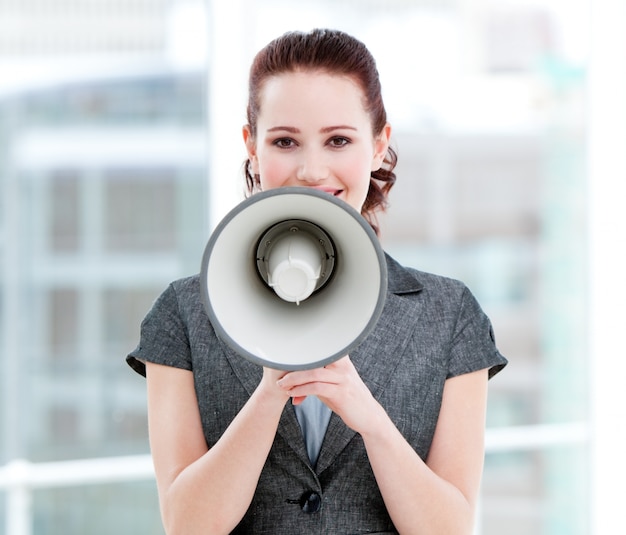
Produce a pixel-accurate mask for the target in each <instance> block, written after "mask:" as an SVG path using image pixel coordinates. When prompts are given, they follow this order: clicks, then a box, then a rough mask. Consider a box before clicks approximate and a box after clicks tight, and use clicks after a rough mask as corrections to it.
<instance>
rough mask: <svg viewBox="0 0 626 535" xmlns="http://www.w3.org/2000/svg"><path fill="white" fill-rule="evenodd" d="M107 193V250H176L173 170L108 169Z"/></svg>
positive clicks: (136, 251)
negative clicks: (112, 170) (114, 170)
mask: <svg viewBox="0 0 626 535" xmlns="http://www.w3.org/2000/svg"><path fill="white" fill-rule="evenodd" d="M105 192H106V195H105V200H104V202H105V218H106V224H105V248H106V249H107V250H108V251H110V252H112V253H115V252H134V253H139V252H149V251H173V250H175V248H176V230H177V229H176V221H177V212H176V209H177V203H176V183H175V178H174V177H173V176H172V173H171V172H167V171H154V172H151V171H136V172H130V171H126V172H124V171H116V172H109V173H108V178H107V180H106V186H105Z"/></svg>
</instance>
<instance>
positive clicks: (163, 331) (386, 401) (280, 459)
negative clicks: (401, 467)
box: [127, 257, 507, 535]
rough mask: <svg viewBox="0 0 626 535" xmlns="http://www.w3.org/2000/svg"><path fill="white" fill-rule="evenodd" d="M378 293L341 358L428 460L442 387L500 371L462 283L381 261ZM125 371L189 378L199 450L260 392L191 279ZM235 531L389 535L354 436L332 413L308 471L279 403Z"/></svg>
mask: <svg viewBox="0 0 626 535" xmlns="http://www.w3.org/2000/svg"><path fill="white" fill-rule="evenodd" d="M387 264H388V279H389V280H388V295H387V299H386V302H385V307H384V310H383V313H382V315H381V317H380V319H379V321H378V323H377V325H376V327H375V329H374V331H373V332H372V333H371V334H370V335H369V336H368V337H367V339H366V340H365V341H364V342H363V343H362V344H361V345H360V346H359V347H358V348H357V349H356V350H355V351H353V352H352V354H351V355H350V357H351V360H352V362H353V363H354V365H355V367H356V369H357V370H358V372H359V374H360V375H361V377H362V379H363V381H364V382H365V384H366V385H367V386H368V387H369V389H370V390H371V391H372V393H373V395H374V396H375V397H376V399H377V400H378V401H379V402H380V403H381V404H382V405H383V407H385V409H386V411H387V413H388V414H389V416H390V417H391V419H392V420H393V421H394V422H395V424H396V426H397V427H398V429H399V430H400V431H401V433H402V434H403V435H404V437H405V438H406V440H407V441H408V442H409V443H410V444H411V445H412V446H413V448H414V449H415V450H416V451H417V453H418V454H419V455H420V456H421V457H422V458H423V459H426V456H427V455H428V450H429V448H430V445H431V441H432V438H433V434H434V431H435V426H436V424H437V418H438V415H439V409H440V405H441V397H442V391H443V385H444V382H445V380H446V379H447V378H449V377H453V376H455V375H460V374H463V373H469V372H472V371H476V370H479V369H484V368H489V369H490V376H493V375H494V374H495V373H497V372H498V371H499V370H500V369H502V368H503V367H504V366H505V365H506V362H507V361H506V359H505V358H504V357H502V355H500V353H499V352H498V350H497V349H496V346H495V343H494V338H493V332H492V329H491V324H490V322H489V319H488V318H487V317H486V316H485V314H484V313H483V312H482V310H481V309H480V306H479V305H478V303H477V302H476V300H475V299H474V297H473V296H472V294H471V293H470V292H469V290H468V289H467V288H466V287H465V286H464V285H463V284H462V283H460V282H458V281H454V280H451V279H447V278H444V277H439V276H436V275H431V274H427V273H423V272H419V271H417V270H413V269H408V268H404V267H402V266H400V265H399V264H398V263H396V262H395V261H394V260H393V259H391V258H389V257H388V258H387ZM127 361H128V363H129V364H130V365H131V366H132V367H133V368H134V369H135V370H136V371H138V372H139V373H142V374H145V366H144V364H143V362H142V361H152V362H158V363H161V364H165V365H170V366H175V367H179V368H183V369H189V370H193V373H194V378H195V385H196V393H197V396H198V403H199V406H200V414H201V418H202V426H203V429H204V434H205V437H206V441H207V444H208V446H209V447H211V446H212V445H213V444H215V443H216V442H217V440H218V439H219V438H220V436H221V435H222V434H223V432H224V431H225V429H226V428H227V427H228V425H229V424H230V422H231V421H232V420H233V418H234V417H235V415H236V414H237V413H238V412H239V410H240V409H241V407H242V406H243V405H244V404H245V402H246V401H247V399H248V398H249V397H250V395H251V393H252V392H253V391H254V389H255V388H256V386H257V385H258V383H259V381H260V379H261V375H262V369H261V368H260V367H259V366H258V365H256V364H253V363H251V362H249V361H247V360H245V359H243V358H242V357H240V356H239V355H237V354H236V353H234V352H233V351H232V350H231V349H230V348H229V347H227V346H226V345H225V344H224V343H222V342H221V341H220V340H219V339H218V338H217V336H216V335H215V333H214V331H213V329H212V328H211V325H210V323H209V320H208V317H207V316H206V314H205V312H204V309H203V306H202V302H201V299H200V288H199V279H198V277H197V276H195V277H190V278H187V279H182V280H179V281H176V282H174V283H172V284H171V285H170V286H169V287H168V289H167V290H166V291H165V292H164V293H163V294H162V295H161V297H159V299H158V300H157V301H156V302H155V304H154V306H153V308H152V309H151V311H150V312H149V313H148V315H147V316H146V318H145V319H144V321H143V322H142V327H141V339H140V343H139V345H138V347H137V348H136V349H135V350H134V351H133V352H132V353H130V354H129V355H128V357H127ZM233 533H236V534H239V533H241V534H243V533H245V534H248V533H250V534H252V533H254V534H257V533H258V534H268V535H269V534H271V535H294V534H320V535H322V534H323V535H328V534H333V535H338V534H358V533H396V530H395V528H394V526H393V523H392V521H391V519H390V517H389V515H388V513H387V510H386V508H385V505H384V503H383V500H382V496H381V495H380V492H379V490H378V486H377V485H376V481H375V478H374V475H373V472H372V469H371V467H370V464H369V462H368V458H367V453H366V451H365V448H364V445H363V441H362V439H361V437H360V436H359V435H358V434H356V433H355V432H354V431H352V430H351V429H350V428H348V427H347V426H346V425H345V424H344V423H343V421H342V420H341V419H340V418H339V417H338V416H337V415H336V414H333V415H332V416H331V419H330V422H329V424H328V429H327V431H326V435H325V436H324V441H323V443H322V447H321V450H320V454H319V458H318V460H317V464H316V466H315V467H313V466H311V463H310V461H309V457H308V455H307V451H306V447H305V443H304V440H303V436H302V432H301V429H300V427H299V424H298V421H297V419H296V416H295V411H294V410H293V407H292V406H291V404H287V406H286V407H285V410H284V411H283V414H282V417H281V421H280V425H279V428H278V433H277V435H276V438H275V440H274V444H273V446H272V449H271V451H270V454H269V456H268V459H267V461H266V463H265V466H264V468H263V471H262V473H261V477H260V479H259V483H258V486H257V492H256V494H255V496H254V499H253V501H252V503H251V505H250V507H249V509H248V511H247V513H246V515H245V516H244V518H243V519H242V521H241V522H240V524H239V525H238V527H237V528H236V529H235V530H234V531H233Z"/></svg>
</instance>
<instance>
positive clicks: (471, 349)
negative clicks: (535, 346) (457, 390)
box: [448, 287, 508, 378]
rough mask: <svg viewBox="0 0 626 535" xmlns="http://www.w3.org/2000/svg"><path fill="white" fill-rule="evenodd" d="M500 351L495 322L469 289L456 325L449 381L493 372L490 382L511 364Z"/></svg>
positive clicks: (462, 297)
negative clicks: (459, 376) (485, 370)
mask: <svg viewBox="0 0 626 535" xmlns="http://www.w3.org/2000/svg"><path fill="white" fill-rule="evenodd" d="M507 362H508V361H507V359H506V358H504V357H503V356H502V355H501V354H500V352H499V351H498V349H497V347H496V341H495V335H494V332H493V327H492V325H491V321H490V320H489V318H488V317H487V315H486V314H485V313H484V312H483V310H482V308H481V307H480V304H479V303H478V301H477V300H476V298H475V297H474V296H473V295H472V293H471V292H470V291H469V289H468V288H467V287H465V288H464V291H463V293H462V294H461V303H460V307H459V312H458V316H457V319H456V322H455V324H454V332H453V337H452V347H451V350H450V363H449V370H448V378H450V377H455V376H457V375H462V374H465V373H470V372H474V371H477V370H482V369H485V368H489V378H491V377H493V376H494V375H496V374H497V373H498V372H499V371H501V370H502V369H503V368H504V367H505V366H506V364H507Z"/></svg>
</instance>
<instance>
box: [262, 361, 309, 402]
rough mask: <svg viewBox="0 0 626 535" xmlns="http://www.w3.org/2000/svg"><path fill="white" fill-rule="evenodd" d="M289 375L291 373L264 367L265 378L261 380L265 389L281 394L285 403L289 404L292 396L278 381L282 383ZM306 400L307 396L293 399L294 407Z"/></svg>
mask: <svg viewBox="0 0 626 535" xmlns="http://www.w3.org/2000/svg"><path fill="white" fill-rule="evenodd" d="M287 373H289V372H286V371H285V370H275V369H274V368H266V367H264V368H263V378H262V379H261V385H262V386H263V387H264V388H267V389H268V390H269V391H271V392H276V393H278V394H280V395H281V396H282V397H284V398H285V402H287V400H288V399H289V398H291V396H290V395H289V393H288V392H286V391H285V389H284V388H281V387H280V386H278V381H280V380H281V379H282V378H283V377H284V376H285V375H286V374H287ZM305 398H306V396H297V397H293V398H292V399H291V402H292V403H293V404H294V405H298V404H299V403H302V401H304V399H305Z"/></svg>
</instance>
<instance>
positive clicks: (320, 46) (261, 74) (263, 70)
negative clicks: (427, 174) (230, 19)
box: [244, 29, 398, 232]
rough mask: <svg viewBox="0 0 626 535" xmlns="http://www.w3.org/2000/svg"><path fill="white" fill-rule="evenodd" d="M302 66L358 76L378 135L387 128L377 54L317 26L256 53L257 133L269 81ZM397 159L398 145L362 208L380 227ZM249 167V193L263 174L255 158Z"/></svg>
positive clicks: (251, 91) (253, 98)
mask: <svg viewBox="0 0 626 535" xmlns="http://www.w3.org/2000/svg"><path fill="white" fill-rule="evenodd" d="M302 70H305V71H306V70H311V71H324V72H327V73H329V74H337V75H343V76H349V77H350V78H352V79H353V80H355V81H356V82H357V83H358V84H359V86H360V87H361V88H362V90H363V93H364V95H365V109H366V111H367V112H368V113H369V114H370V117H371V121H372V130H373V134H374V136H377V135H378V134H380V133H381V132H382V131H383V129H384V128H385V125H386V124H387V112H386V111H385V105H384V103H383V99H382V94H381V87H380V79H379V76H378V70H377V68H376V62H375V60H374V58H373V57H372V54H371V53H370V51H369V50H368V49H367V47H366V46H365V45H364V44H363V43H361V42H360V41H359V40H357V39H355V38H354V37H352V36H350V35H348V34H346V33H344V32H341V31H338V30H326V29H316V30H312V31H311V32H308V33H303V32H289V33H286V34H284V35H282V36H281V37H278V38H277V39H275V40H273V41H272V42H270V43H269V44H268V45H267V46H265V48H263V49H262V50H261V51H260V52H259V53H258V54H257V55H256V57H255V58H254V61H253V62H252V66H251V68H250V78H249V85H248V108H247V119H248V127H249V128H250V133H251V135H252V137H253V138H256V135H257V120H258V116H259V112H260V100H261V99H260V94H261V91H262V89H263V84H264V82H265V81H266V80H267V79H268V78H270V77H272V76H277V75H279V74H283V73H286V72H295V71H302ZM397 159H398V158H397V155H396V153H395V151H394V150H393V149H392V148H389V150H388V151H387V154H386V155H385V159H384V161H383V165H382V166H381V168H380V169H378V170H377V171H373V172H372V176H371V179H370V185H369V191H368V193H367V197H366V199H365V203H364V204H363V208H362V210H361V213H362V215H363V216H364V217H365V218H366V219H367V221H368V222H369V223H370V225H372V227H373V228H374V230H376V232H378V228H377V226H376V216H375V213H376V212H377V211H384V210H385V209H386V207H387V196H388V194H389V190H390V189H391V188H392V186H393V185H394V183H395V181H396V175H395V173H394V172H393V169H394V167H395V166H396V163H397ZM244 172H245V178H246V187H247V195H248V196H249V195H251V194H253V193H255V192H256V191H259V189H260V183H259V176H258V175H256V176H255V175H253V174H252V169H251V165H250V160H247V161H246V162H245V166H244Z"/></svg>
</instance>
